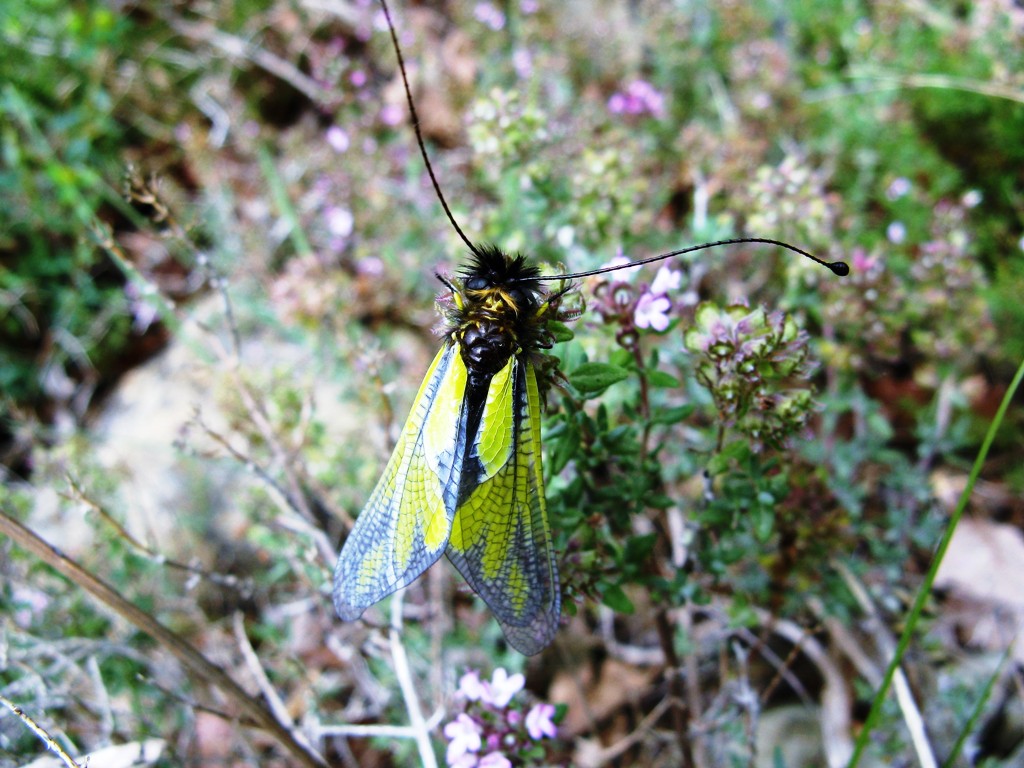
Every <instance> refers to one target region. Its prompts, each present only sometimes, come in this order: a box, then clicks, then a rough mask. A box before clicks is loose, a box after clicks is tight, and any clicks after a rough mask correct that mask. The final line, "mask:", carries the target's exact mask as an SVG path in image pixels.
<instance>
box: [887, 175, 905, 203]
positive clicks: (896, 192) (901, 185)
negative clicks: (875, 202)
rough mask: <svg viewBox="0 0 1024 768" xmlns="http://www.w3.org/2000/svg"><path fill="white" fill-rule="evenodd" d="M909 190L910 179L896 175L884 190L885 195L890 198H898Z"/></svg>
mask: <svg viewBox="0 0 1024 768" xmlns="http://www.w3.org/2000/svg"><path fill="white" fill-rule="evenodd" d="M909 191H910V179H907V178H904V177H903V176H897V177H896V178H895V179H893V180H892V181H891V182H890V183H889V186H888V187H887V188H886V190H885V196H886V197H887V198H889V199H890V200H899V199H900V198H901V197H903V196H904V195H905V194H907V193H908V192H909Z"/></svg>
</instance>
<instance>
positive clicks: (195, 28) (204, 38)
mask: <svg viewBox="0 0 1024 768" xmlns="http://www.w3.org/2000/svg"><path fill="white" fill-rule="evenodd" d="M165 20H166V21H167V23H168V24H170V26H171V28H172V29H173V30H174V31H175V32H177V33H178V34H180V35H182V36H184V37H187V38H189V39H190V40H196V41H200V42H203V43H207V44H208V45H210V46H211V47H213V48H216V49H218V50H220V51H221V52H222V53H224V54H225V55H226V56H227V57H228V58H229V59H243V60H245V61H249V62H251V63H252V64H255V65H256V66H257V67H259V68H260V69H262V70H264V71H265V72H267V73H268V74H271V75H273V76H274V77H276V78H278V79H280V80H283V81H284V82H286V83H288V84H289V85H290V86H292V87H293V88H294V89H295V90H297V91H299V92H300V93H302V94H303V95H304V96H306V98H308V99H309V100H310V101H312V102H313V103H315V104H317V105H318V106H325V107H330V106H332V104H333V102H334V101H335V100H336V98H337V97H336V94H334V92H333V91H332V90H331V89H330V88H325V87H324V86H322V85H321V84H320V83H318V82H317V81H316V80H314V79H313V78H312V77H310V76H309V75H307V74H305V73H304V72H302V71H301V70H300V69H299V68H298V67H296V66H295V65H294V64H292V63H291V62H290V61H286V60H285V59H282V58H281V57H280V56H277V55H276V54H273V53H271V52H270V51H268V50H267V49H266V48H261V47H259V46H258V45H255V44H254V43H251V42H249V41H248V40H243V39H242V38H240V37H237V36H235V35H232V34H229V33H227V32H224V31H222V30H219V29H217V28H216V27H214V26H213V25H212V24H205V23H198V22H191V21H186V20H185V19H182V18H180V17H177V16H172V17H169V18H167V19H165Z"/></svg>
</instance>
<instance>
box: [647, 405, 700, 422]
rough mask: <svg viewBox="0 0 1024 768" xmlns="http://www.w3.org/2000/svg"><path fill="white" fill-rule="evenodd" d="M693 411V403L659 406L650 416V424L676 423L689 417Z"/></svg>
mask: <svg viewBox="0 0 1024 768" xmlns="http://www.w3.org/2000/svg"><path fill="white" fill-rule="evenodd" d="M693 411H694V406H693V405H680V406H676V407H675V408H659V409H658V410H656V411H655V412H654V413H653V414H652V416H651V424H666V425H669V424H678V423H679V422H681V421H682V420H683V419H688V418H690V414H692V413H693Z"/></svg>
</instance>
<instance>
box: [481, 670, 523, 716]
mask: <svg viewBox="0 0 1024 768" xmlns="http://www.w3.org/2000/svg"><path fill="white" fill-rule="evenodd" d="M485 685H486V687H487V699H485V700H484V701H485V702H486V703H489V704H493V705H494V706H496V707H498V708H499V709H503V708H504V707H506V706H507V705H508V703H509V702H510V701H512V697H513V696H515V695H516V694H517V693H519V692H520V691H521V690H523V686H524V685H526V678H525V677H523V676H522V675H521V674H519V673H518V672H517V673H516V674H514V675H510V674H509V673H508V672H507V671H506V670H505V668H504V667H498V668H497V669H496V670H494V674H493V675H491V682H490V683H489V684H485ZM488 699H489V701H488Z"/></svg>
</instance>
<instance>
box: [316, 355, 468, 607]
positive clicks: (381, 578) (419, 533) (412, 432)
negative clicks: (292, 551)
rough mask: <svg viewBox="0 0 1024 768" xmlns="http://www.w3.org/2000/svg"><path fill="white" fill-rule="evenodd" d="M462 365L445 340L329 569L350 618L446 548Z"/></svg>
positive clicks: (337, 603) (461, 421)
mask: <svg viewBox="0 0 1024 768" xmlns="http://www.w3.org/2000/svg"><path fill="white" fill-rule="evenodd" d="M465 389H466V366H465V364H464V363H463V361H462V356H461V355H460V354H459V347H458V345H457V344H455V343H452V342H447V343H446V344H445V345H444V347H442V348H441V351H440V352H438V353H437V356H436V357H435V358H434V362H433V363H431V366H430V369H429V370H428V371H427V375H426V377H425V378H424V380H423V384H422V386H420V391H419V393H418V394H417V395H416V401H415V403H414V404H413V409H412V413H410V414H409V419H408V421H407V422H406V424H405V427H404V428H403V430H402V434H401V436H400V437H399V439H398V444H397V445H396V446H395V451H394V453H392V454H391V459H390V460H389V461H388V464H387V467H386V468H385V469H384V474H383V475H381V478H380V480H378V481H377V487H376V488H374V490H373V494H372V495H371V496H370V500H369V501H368V502H367V503H366V506H365V507H364V508H363V511H362V512H360V513H359V517H358V518H357V519H356V524H355V526H354V527H353V528H352V532H351V533H350V534H349V535H348V539H346V541H345V546H344V547H343V548H342V550H341V555H340V557H339V558H338V565H337V566H336V567H335V569H334V608H335V610H336V611H337V612H338V616H340V617H341V618H342V619H344V620H346V621H351V620H353V619H356V618H358V617H359V616H360V615H362V613H363V611H364V610H366V609H367V608H368V607H369V606H371V605H373V604H374V603H376V602H377V601H378V600H381V599H382V598H384V597H387V596H388V595H390V594H391V593H392V592H394V591H396V590H398V589H401V588H402V587H404V586H406V585H407V584H409V583H411V582H412V581H413V580H414V579H415V578H416V577H417V576H419V575H420V574H421V573H423V571H425V570H426V569H427V568H429V567H430V566H431V565H432V564H433V563H434V562H435V561H436V560H437V559H438V558H439V557H440V556H441V553H442V552H443V551H444V548H445V545H446V544H447V543H448V535H449V533H450V531H451V525H452V514H451V513H449V512H448V511H447V510H454V509H455V505H456V501H457V493H458V488H459V484H460V479H461V476H462V467H463V463H464V462H463V458H464V453H465V446H466V438H465V429H466V417H465V409H464V407H463V400H464V393H465Z"/></svg>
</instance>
